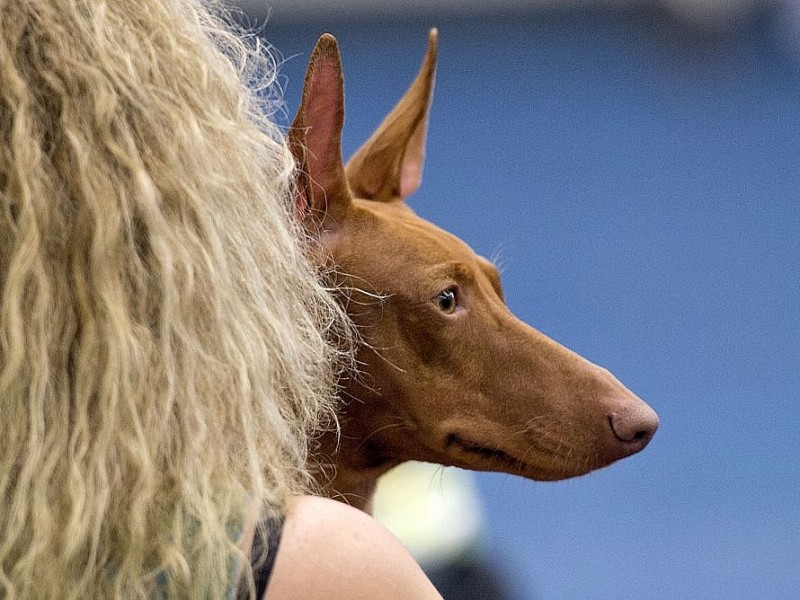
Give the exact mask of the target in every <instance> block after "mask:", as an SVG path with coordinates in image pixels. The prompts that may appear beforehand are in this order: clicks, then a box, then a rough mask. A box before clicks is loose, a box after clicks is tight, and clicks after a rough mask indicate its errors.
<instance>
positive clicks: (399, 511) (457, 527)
mask: <svg viewBox="0 0 800 600" xmlns="http://www.w3.org/2000/svg"><path fill="white" fill-rule="evenodd" d="M373 514H374V516H375V517H376V518H377V519H378V520H379V521H381V522H382V523H383V524H384V525H386V527H387V528H388V529H389V530H390V531H391V532H392V533H394V534H395V535H396V536H397V537H398V538H400V539H401V540H402V541H403V543H405V544H406V546H408V549H409V550H410V551H411V554H412V555H414V558H416V559H417V561H419V563H420V564H421V565H422V566H423V568H436V567H439V566H441V565H443V564H445V563H448V562H453V561H455V560H457V559H458V558H459V557H461V556H463V555H464V554H465V553H469V552H471V551H473V550H474V549H475V548H476V546H478V545H479V544H480V541H481V532H482V515H481V508H480V502H479V500H478V492H477V488H476V485H475V479H474V475H473V474H472V473H470V472H469V471H463V470H461V469H456V468H453V467H442V466H439V465H432V464H428V463H419V462H407V463H403V464H401V465H399V466H398V467H395V468H394V469H392V470H391V471H389V472H388V473H387V474H386V475H384V476H383V477H382V478H381V480H380V482H379V483H378V489H377V491H376V493H375V499H374V508H373Z"/></svg>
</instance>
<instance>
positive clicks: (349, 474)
mask: <svg viewBox="0 0 800 600" xmlns="http://www.w3.org/2000/svg"><path fill="white" fill-rule="evenodd" d="M343 429H344V430H345V431H346V432H347V433H344V434H342V435H336V433H334V432H327V433H325V434H323V436H322V437H321V438H320V440H319V444H320V448H319V453H318V454H317V457H318V458H319V460H320V464H319V465H318V467H317V468H318V469H319V470H320V472H321V474H322V477H318V480H321V481H324V491H325V493H326V494H327V495H328V496H330V497H332V498H336V499H337V500H342V501H344V502H346V503H347V504H350V505H351V506H354V507H356V508H359V509H361V510H364V511H366V512H371V509H372V497H373V496H374V494H375V487H376V486H377V484H378V479H379V478H380V477H381V475H383V474H384V473H386V472H387V471H389V470H390V469H392V468H393V467H395V466H397V465H398V464H400V463H401V462H404V461H401V460H397V459H396V458H388V457H386V456H384V455H383V454H382V452H381V449H380V448H378V447H377V446H376V445H374V444H371V443H370V442H369V440H366V441H365V437H366V436H361V435H359V436H357V437H356V436H354V435H351V434H350V432H349V431H348V428H347V427H346V426H345V427H344V428H343ZM323 461H324V462H323Z"/></svg>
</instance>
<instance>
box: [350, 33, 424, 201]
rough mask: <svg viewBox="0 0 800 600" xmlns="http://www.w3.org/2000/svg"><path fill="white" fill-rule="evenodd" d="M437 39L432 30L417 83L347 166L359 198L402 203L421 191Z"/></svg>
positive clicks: (351, 183)
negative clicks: (399, 199) (419, 188)
mask: <svg viewBox="0 0 800 600" xmlns="http://www.w3.org/2000/svg"><path fill="white" fill-rule="evenodd" d="M437 38H438V34H437V32H436V29H432V30H431V32H430V34H429V36H428V52H427V53H426V54H425V59H424V61H423V63H422V67H421V68H420V70H419V73H418V74H417V78H416V79H415V80H414V83H412V84H411V87H410V88H409V89H408V91H407V92H406V94H405V96H403V98H402V100H400V102H399V103H398V104H397V106H395V107H394V109H393V110H392V112H390V113H389V115H388V116H387V117H386V118H385V119H384V120H383V123H381V125H380V127H378V129H377V131H375V133H373V134H372V137H370V138H369V140H367V142H366V143H365V144H364V145H363V146H361V148H360V149H359V150H358V152H356V153H355V155H354V156H353V158H351V159H350V161H349V162H348V163H347V180H348V182H349V183H350V187H351V189H352V190H353V193H354V194H355V196H356V197H357V198H365V199H368V200H378V201H388V200H392V199H397V198H401V199H402V198H406V197H407V196H409V195H410V194H412V193H413V192H414V191H415V190H416V189H417V188H418V187H419V184H420V181H421V180H422V167H423V165H424V163H425V134H426V132H427V129H428V111H429V108H430V105H431V100H432V99H433V84H434V78H435V75H436V46H437Z"/></svg>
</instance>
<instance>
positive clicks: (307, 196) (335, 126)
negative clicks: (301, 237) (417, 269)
mask: <svg viewBox="0 0 800 600" xmlns="http://www.w3.org/2000/svg"><path fill="white" fill-rule="evenodd" d="M343 126H344V77H343V75H342V60H341V57H340V55H339V45H338V43H337V42H336V38H335V37H333V36H332V35H330V34H328V33H326V34H324V35H323V36H322V37H320V38H319V41H317V45H316V47H315V48H314V52H313V53H312V54H311V59H310V60H309V61H308V68H307V70H306V77H305V82H304V84H303V96H302V100H301V101H300V108H299V109H298V111H297V115H296V116H295V118H294V121H293V122H292V125H291V128H290V129H289V135H288V143H289V148H290V149H291V151H292V154H294V157H295V160H296V161H297V185H296V189H297V191H296V195H295V211H296V215H297V217H298V218H299V219H300V220H301V221H302V222H304V223H306V224H312V223H313V224H321V226H322V228H323V230H332V229H335V228H336V226H337V224H338V223H341V220H342V218H343V217H344V214H345V213H346V212H347V209H348V207H349V205H350V201H351V193H350V188H349V186H348V184H347V178H346V177H345V172H344V163H343V162H342V127H343Z"/></svg>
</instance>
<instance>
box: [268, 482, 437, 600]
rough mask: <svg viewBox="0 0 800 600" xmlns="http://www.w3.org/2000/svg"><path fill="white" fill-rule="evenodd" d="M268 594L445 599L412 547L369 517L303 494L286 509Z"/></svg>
mask: <svg viewBox="0 0 800 600" xmlns="http://www.w3.org/2000/svg"><path fill="white" fill-rule="evenodd" d="M266 598H267V599H269V600H276V599H277V600H280V599H282V598H304V599H309V600H313V599H314V598H320V599H322V598H325V599H326V600H327V599H335V598H347V599H353V600H358V599H360V598H363V599H370V600H372V599H374V598H385V599H392V598H398V599H399V598H403V599H414V598H422V599H425V598H432V599H433V598H441V596H439V594H438V593H437V592H436V589H435V588H434V587H433V585H432V584H431V582H430V581H429V580H428V578H427V577H426V576H425V574H424V573H423V572H422V570H421V569H420V567H419V565H417V563H416V562H415V561H414V559H413V558H412V557H411V555H410V554H409V552H408V550H406V548H405V547H404V546H403V545H402V544H401V543H400V541H399V540H398V539H397V538H395V537H394V536H393V535H392V534H391V533H390V532H389V531H388V530H387V529H386V528H385V527H383V525H381V524H380V523H378V521H376V520H375V519H373V518H372V517H370V516H369V515H367V514H365V513H363V512H361V511H360V510H357V509H355V508H352V507H350V506H347V505H345V504H342V503H340V502H336V501H335V500H329V499H327V498H317V497H312V496H303V497H299V498H296V499H294V500H293V501H292V502H291V503H290V505H289V507H288V510H287V514H286V521H285V524H284V530H283V535H282V536H281V543H280V546H279V550H278V555H277V558H276V561H275V567H274V570H273V572H272V576H271V578H270V583H269V587H268V588H267V594H266Z"/></svg>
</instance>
